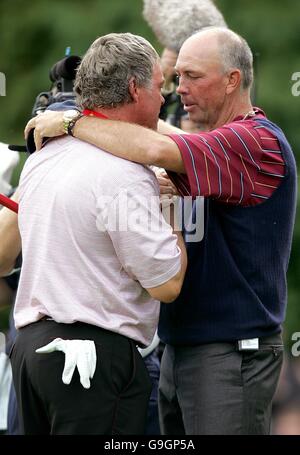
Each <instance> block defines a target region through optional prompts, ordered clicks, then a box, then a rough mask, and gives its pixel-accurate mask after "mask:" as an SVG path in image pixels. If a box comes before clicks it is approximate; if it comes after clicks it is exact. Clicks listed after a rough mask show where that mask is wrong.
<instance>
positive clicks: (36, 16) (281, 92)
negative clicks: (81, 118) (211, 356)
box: [0, 0, 300, 339]
mask: <svg viewBox="0 0 300 455" xmlns="http://www.w3.org/2000/svg"><path fill="white" fill-rule="evenodd" d="M215 3H216V4H217V6H218V7H219V8H220V10H221V11H222V12H223V14H224V17H225V18H226V20H227V23H228V25H229V26H230V27H231V28H232V29H233V30H235V31H237V32H238V33H240V34H241V35H243V36H244V37H245V38H246V39H247V40H248V42H249V44H250V46H251V48H252V49H253V51H254V52H255V53H258V54H259V57H258V60H257V63H258V65H257V66H258V68H257V72H256V77H257V98H256V105H258V106H261V107H263V109H264V110H265V111H266V113H267V114H268V116H269V117H270V119H272V120H274V121H275V122H276V123H278V124H279V125H280V126H281V127H282V128H283V130H284V131H285V133H286V135H287V137H288V139H289V141H290V143H291V145H292V147H293V149H294V152H295V155H296V158H297V161H298V163H299V160H300V128H299V125H298V113H299V109H300V97H294V96H292V93H291V88H292V85H293V83H294V82H292V80H291V78H292V74H293V73H294V72H300V34H299V30H300V14H299V2H298V0H285V1H284V2H280V1H279V0H264V1H263V2H262V1H261V0H251V2H247V1H245V0H243V1H242V0H216V2H215ZM142 8H143V2H142V0H130V1H128V2H125V1H124V0H111V1H107V0H106V1H104V0H84V1H83V0H51V1H50V0H30V1H25V0H1V1H0V43H1V51H0V55H1V59H0V72H3V73H5V75H6V79H7V95H6V96H5V97H0V112H1V114H0V115H1V117H0V119H1V121H0V140H1V141H2V142H13V143H22V142H23V134H22V133H23V128H24V124H25V123H26V120H27V119H28V118H29V117H30V114H31V109H32V106H33V104H34V100H35V97H36V96H37V94H38V93H40V92H41V91H44V90H48V89H49V87H50V81H49V79H48V73H49V69H50V68H51V66H52V65H53V63H55V62H56V61H58V60H59V59H61V58H62V57H63V56H64V51H65V48H66V46H71V48H72V53H73V54H78V55H82V54H83V53H84V52H85V50H86V49H87V48H88V46H89V45H90V43H91V42H92V41H93V40H94V39H95V38H96V37H97V36H99V35H103V34H106V33H109V32H122V31H123V32H125V31H130V32H132V33H137V34H140V35H143V36H145V37H146V38H148V39H149V40H150V41H151V42H152V43H153V44H154V46H155V47H156V48H157V49H158V50H160V49H161V48H160V46H159V43H158V42H157V40H156V39H155V37H154V35H153V33H152V31H151V30H150V28H149V27H148V25H147V24H146V22H145V21H144V19H143V18H142ZM23 162H24V158H23V160H22V164H23ZM19 171H20V169H19V170H18V172H17V173H16V174H15V176H14V179H15V182H16V181H17V179H18V174H19ZM299 251H300V220H299V216H298V219H297V223H296V228H295V236H294V244H293V252H292V257H291V263H290V269H289V275H288V281H289V306H288V313H287V322H286V337H287V339H289V338H290V333H292V332H293V331H299V330H300V305H299V307H298V302H299V300H300V280H299V270H300V256H299ZM274 260H276V257H274Z"/></svg>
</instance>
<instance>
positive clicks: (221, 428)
mask: <svg viewBox="0 0 300 455" xmlns="http://www.w3.org/2000/svg"><path fill="white" fill-rule="evenodd" d="M282 359H283V346H282V340H281V336H280V335H275V336H273V337H269V338H267V339H262V340H261V343H260V348H259V350H258V351H238V350H237V347H236V345H235V343H213V344H206V345H200V346H191V347H174V346H173V347H172V346H169V345H167V346H166V348H165V350H164V354H163V357H162V362H161V370H160V384H159V417H160V425H161V430H162V434H166V435H183V434H187V435H198V434H199V435H206V434H207V435H215V434H219V435H223V434H269V432H270V421H271V406H272V399H273V396H274V393H275V390H276V387H277V383H278V379H279V374H280V370H281V366H282Z"/></svg>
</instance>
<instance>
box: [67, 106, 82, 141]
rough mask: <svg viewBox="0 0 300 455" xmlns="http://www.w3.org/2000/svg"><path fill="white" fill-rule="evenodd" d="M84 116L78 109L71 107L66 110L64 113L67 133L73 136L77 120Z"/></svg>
mask: <svg viewBox="0 0 300 455" xmlns="http://www.w3.org/2000/svg"><path fill="white" fill-rule="evenodd" d="M81 117H82V114H81V112H79V111H77V110H76V109H70V110H68V111H65V112H64V114H63V130H64V132H65V134H69V135H70V136H73V128H74V126H75V123H76V122H77V120H79V119H80V118H81Z"/></svg>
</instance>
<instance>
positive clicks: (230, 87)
mask: <svg viewBox="0 0 300 455" xmlns="http://www.w3.org/2000/svg"><path fill="white" fill-rule="evenodd" d="M241 80H242V75H241V71H240V70H238V69H234V70H232V71H230V73H229V75H228V83H227V86H226V93H227V95H230V94H231V93H232V92H234V91H235V90H236V89H237V88H239V87H240V85H241Z"/></svg>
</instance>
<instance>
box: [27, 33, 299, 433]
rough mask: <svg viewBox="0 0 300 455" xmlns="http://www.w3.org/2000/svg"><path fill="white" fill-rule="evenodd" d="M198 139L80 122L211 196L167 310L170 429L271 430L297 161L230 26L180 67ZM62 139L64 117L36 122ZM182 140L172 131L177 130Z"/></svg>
mask: <svg viewBox="0 0 300 455" xmlns="http://www.w3.org/2000/svg"><path fill="white" fill-rule="evenodd" d="M176 72H177V75H178V77H179V87H178V90H177V91H178V93H179V94H180V95H181V99H182V102H183V104H184V107H185V110H186V112H188V113H189V116H190V119H191V120H193V121H195V122H200V123H201V124H202V126H203V128H204V131H203V132H200V133H198V134H184V133H183V132H182V133H179V134H176V133H175V134H172V131H171V130H170V129H169V127H168V126H167V125H164V124H160V126H159V132H160V133H167V134H168V135H163V134H159V133H157V132H154V131H150V130H147V129H143V128H141V127H139V126H137V125H128V124H125V123H121V122H113V121H101V120H98V119H92V118H82V119H80V120H79V121H78V122H77V123H76V124H75V127H74V129H73V132H74V135H75V136H76V137H79V138H80V139H82V140H86V141H87V142H90V143H92V144H95V145H97V146H99V147H104V148H105V149H106V150H108V151H110V152H111V153H113V154H115V155H117V156H121V157H123V158H127V159H130V160H133V161H137V162H140V163H145V164H154V165H156V166H160V167H164V168H165V169H167V170H168V171H173V172H169V176H170V177H171V178H172V180H173V182H174V183H175V184H176V186H177V187H178V189H179V190H180V192H181V194H182V195H192V196H203V197H205V207H204V215H205V219H204V235H203V239H201V240H199V241H197V242H190V243H187V252H188V261H189V266H188V270H187V274H186V277H185V282H184V285H183V288H182V291H181V294H180V296H179V298H178V299H176V301H175V302H174V303H173V304H172V305H170V306H165V305H163V306H162V308H161V315H160V323H159V331H158V334H159V337H160V338H161V340H162V341H163V342H165V343H166V349H165V351H164V354H163V358H162V364H161V378H160V397H159V398H160V418H161V423H162V430H163V432H164V433H165V434H184V433H185V434H266V433H269V431H270V421H271V406H272V399H273V396H274V392H275V389H276V386H277V383H278V378H279V374H280V370H281V365H282V356H283V346H282V339H281V334H280V333H281V325H282V323H283V321H284V318H285V311H286V303H287V292H286V272H287V267H288V261H289V255H290V249H291V243H292V233H293V226H294V220H295V207H296V195H297V185H296V182H297V177H296V175H297V173H296V165H295V160H294V156H293V152H292V150H291V147H290V145H289V143H288V141H287V139H286V138H285V136H284V133H283V132H282V131H281V129H280V128H279V127H278V126H277V125H275V124H274V123H272V122H271V121H270V120H268V119H267V118H266V115H265V114H264V112H263V111H262V110H261V109H259V108H255V107H253V106H252V104H251V100H250V89H251V85H252V81H253V57H252V53H251V50H250V48H249V46H248V44H247V43H246V41H245V40H244V39H242V38H241V37H240V36H239V35H237V34H236V33H234V32H232V31H230V30H226V29H224V28H215V27H213V28H208V29H203V30H201V31H200V32H199V33H196V34H195V35H193V36H191V37H190V38H188V39H187V40H186V41H185V42H184V44H183V46H182V47H181V50H180V52H179V56H178V59H177V62H176ZM32 127H36V129H35V137H36V142H37V145H38V148H39V147H40V145H41V140H42V137H47V136H55V135H58V134H63V128H62V113H55V114H49V115H47V116H46V115H45V116H41V117H40V118H37V119H32V120H31V121H30V122H29V124H28V128H27V130H30V128H32ZM170 133H171V134H170Z"/></svg>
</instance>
